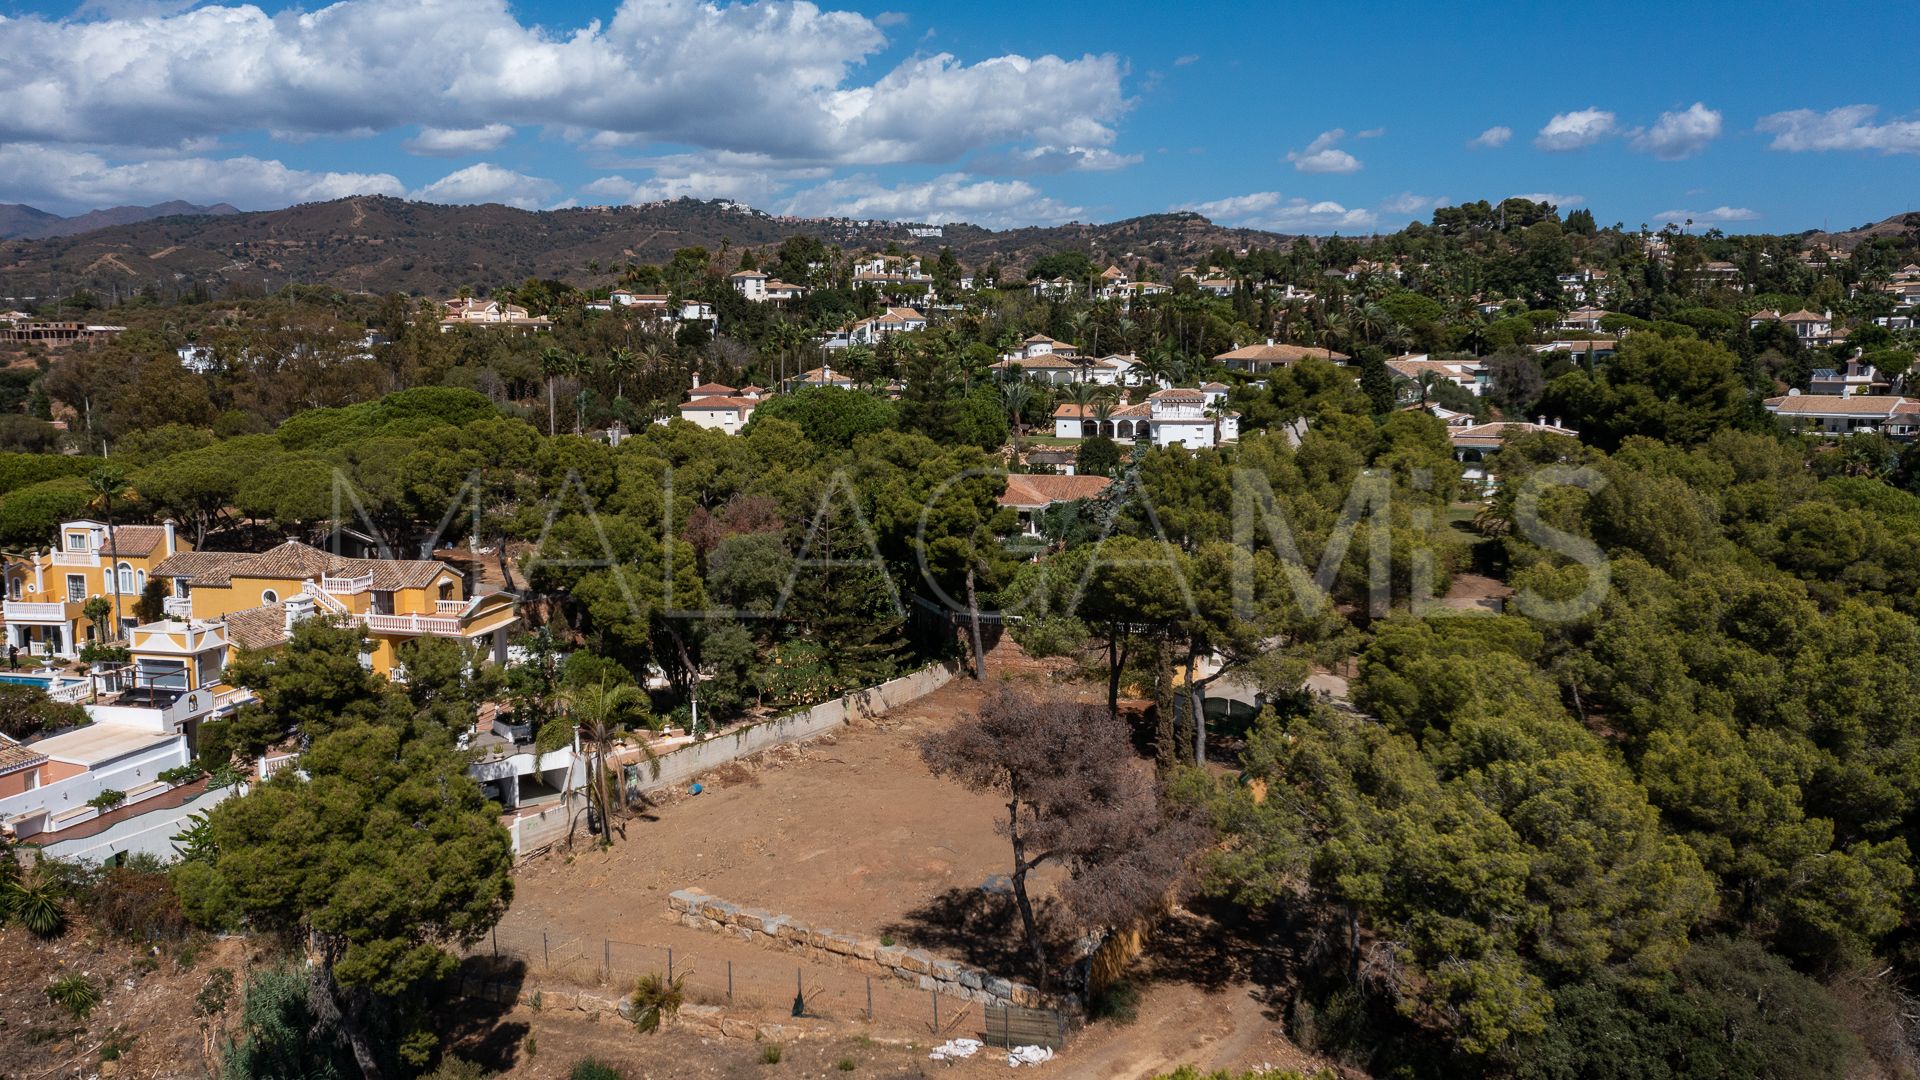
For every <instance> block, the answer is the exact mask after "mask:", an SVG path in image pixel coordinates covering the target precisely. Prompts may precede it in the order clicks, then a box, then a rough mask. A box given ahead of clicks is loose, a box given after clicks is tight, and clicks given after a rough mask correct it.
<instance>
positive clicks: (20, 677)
mask: <svg viewBox="0 0 1920 1080" xmlns="http://www.w3.org/2000/svg"><path fill="white" fill-rule="evenodd" d="M85 681H86V680H84V679H77V678H72V677H66V678H62V677H61V675H59V674H58V673H52V674H47V675H41V674H38V673H30V672H24V671H8V672H0V683H6V684H9V685H12V686H38V687H40V688H42V689H49V688H51V687H55V686H66V685H68V684H70V683H77V682H85Z"/></svg>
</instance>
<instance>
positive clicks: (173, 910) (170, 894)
mask: <svg viewBox="0 0 1920 1080" xmlns="http://www.w3.org/2000/svg"><path fill="white" fill-rule="evenodd" d="M80 903H81V907H82V908H83V909H85V911H86V913H87V915H88V917H90V918H91V919H92V920H93V921H94V922H95V923H97V924H99V925H100V926H101V928H103V929H105V930H109V931H111V932H112V933H115V934H118V935H119V936H121V937H125V938H135V939H138V940H143V941H152V940H154V939H157V938H166V939H170V940H177V939H179V938H183V937H185V936H187V932H188V931H189V930H190V929H191V927H190V926H189V924H188V922H187V915H186V912H185V911H183V910H182V909H181V907H180V896H179V894H178V893H176V892H175V891H174V888H173V879H172V878H171V877H169V876H168V874H167V872H166V871H164V870H159V869H144V868H140V867H134V866H111V867H108V868H107V869H106V870H105V871H103V872H102V873H101V874H100V875H99V876H98V877H96V878H95V879H94V880H93V882H92V883H91V884H90V885H88V886H87V887H86V888H85V889H84V890H83V891H82V892H81V895H80Z"/></svg>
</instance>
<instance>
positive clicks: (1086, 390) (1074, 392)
mask: <svg viewBox="0 0 1920 1080" xmlns="http://www.w3.org/2000/svg"><path fill="white" fill-rule="evenodd" d="M1101 389H1103V388H1101V387H1096V386H1094V385H1093V384H1092V383H1088V382H1077V383H1074V384H1073V385H1072V386H1069V387H1067V400H1069V401H1071V402H1073V419H1074V423H1075V424H1076V425H1077V428H1076V430H1078V431H1079V432H1080V437H1081V438H1083V439H1084V438H1086V437H1087V407H1088V406H1089V405H1092V404H1093V400H1094V399H1095V398H1097V397H1099V396H1100V391H1101Z"/></svg>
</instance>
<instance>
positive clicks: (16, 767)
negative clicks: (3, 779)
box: [0, 735, 47, 776]
mask: <svg viewBox="0 0 1920 1080" xmlns="http://www.w3.org/2000/svg"><path fill="white" fill-rule="evenodd" d="M46 760H47V758H46V755H44V754H39V753H36V752H34V751H32V750H29V749H27V748H26V747H24V746H21V745H20V744H19V743H17V742H15V741H14V740H12V739H10V738H8V737H7V736H5V735H0V776H5V775H7V774H8V773H16V772H19V771H20V770H22V769H31V768H33V767H34V766H36V765H39V764H41V763H42V762H44V761H46Z"/></svg>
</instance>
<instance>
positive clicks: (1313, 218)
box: [1190, 191, 1379, 232]
mask: <svg viewBox="0 0 1920 1080" xmlns="http://www.w3.org/2000/svg"><path fill="white" fill-rule="evenodd" d="M1190 209H1192V210H1194V211H1196V212H1198V213H1200V214H1204V215H1205V216H1207V217H1208V218H1211V219H1212V220H1214V221H1216V222H1218V223H1220V224H1222V225H1235V226H1241V227H1245V228H1251V229H1269V230H1272V231H1274V232H1365V231H1368V230H1371V229H1372V228H1373V227H1374V225H1375V224H1377V223H1378V221H1379V216H1378V215H1377V214H1375V213H1374V212H1373V211H1371V210H1360V209H1353V210H1349V209H1348V208H1346V207H1345V206H1342V205H1341V204H1339V203H1337V202H1332V201H1327V200H1323V201H1320V202H1310V201H1308V200H1306V199H1300V198H1291V199H1290V198H1288V197H1286V196H1285V195H1282V194H1281V193H1280V192H1278V191H1256V192H1253V193H1252V194H1249V195H1235V196H1232V197H1229V198H1225V199H1215V200H1213V201H1212V202H1203V203H1199V204H1197V205H1195V206H1193V207H1191V208H1190Z"/></svg>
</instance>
